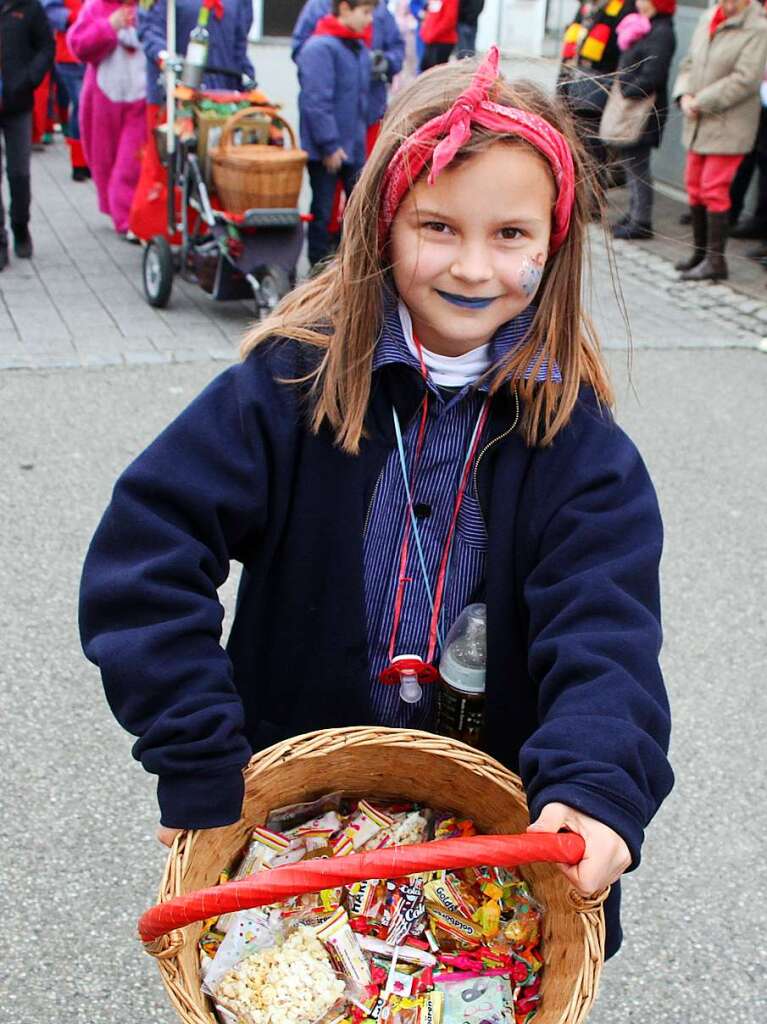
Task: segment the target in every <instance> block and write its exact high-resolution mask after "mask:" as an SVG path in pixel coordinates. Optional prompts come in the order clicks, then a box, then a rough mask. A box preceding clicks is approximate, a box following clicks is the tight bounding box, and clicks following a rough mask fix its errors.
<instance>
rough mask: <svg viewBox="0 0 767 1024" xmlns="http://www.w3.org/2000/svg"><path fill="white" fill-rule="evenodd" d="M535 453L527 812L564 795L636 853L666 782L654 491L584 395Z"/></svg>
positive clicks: (622, 439) (618, 434)
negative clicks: (569, 419) (567, 423)
mask: <svg viewBox="0 0 767 1024" xmlns="http://www.w3.org/2000/svg"><path fill="white" fill-rule="evenodd" d="M536 463H537V465H536V468H535V469H534V471H533V472H534V477H533V487H532V494H533V508H534V512H533V515H534V516H535V517H536V518H537V523H538V527H537V544H538V551H537V557H536V559H535V563H534V568H533V570H532V571H531V572H530V574H529V576H528V578H527V581H526V585H525V587H524V597H525V601H526V604H527V608H528V612H529V624H530V626H529V628H530V636H529V670H530V674H531V677H532V678H533V679H534V680H535V682H536V683H537V686H538V694H539V698H538V699H539V707H538V719H539V723H540V725H539V727H538V729H537V730H536V731H535V732H534V733H533V734H532V735H531V736H530V737H529V739H528V740H527V741H526V743H525V744H524V745H523V747H522V750H521V753H520V770H521V774H522V777H523V779H524V782H525V788H526V791H527V795H528V801H529V803H530V810H531V817H532V818H533V819H534V818H536V817H537V816H538V815H539V814H540V812H541V810H542V808H543V807H544V806H545V805H546V804H548V803H552V802H555V801H558V802H561V803H564V804H568V805H569V806H571V807H574V808H576V809H577V810H580V811H582V812H584V813H585V814H588V815H590V816H591V817H593V818H596V819H597V820H599V821H601V822H603V823H604V824H606V825H609V826H610V827H611V828H612V829H614V830H615V831H616V832H617V833H618V834H619V835H621V836H622V837H623V839H624V840H625V841H626V843H627V845H628V847H629V849H630V852H631V856H632V864H633V866H634V867H636V865H637V864H638V863H639V858H640V850H641V845H642V841H643V838H644V829H645V827H646V825H647V823H648V822H649V821H650V819H651V818H652V816H653V815H654V813H655V811H656V810H657V808H658V806H659V805H660V803H661V802H662V800H663V799H664V797H665V796H666V795H667V794H668V792H669V791H670V789H671V786H672V784H673V775H672V772H671V768H670V766H669V764H668V761H667V758H666V752H667V750H668V742H669V729H670V720H669V707H668V701H667V698H666V692H665V688H664V684H663V679H662V676H661V671H660V666H659V664H658V654H659V651H660V646H661V626H660V596H659V579H658V568H659V562H660V556H661V548H662V526H661V519H660V513H659V509H658V504H657V500H656V496H655V492H654V489H653V486H652V484H651V482H650V479H649V476H648V474H647V470H646V469H645V466H644V464H643V462H642V460H641V458H640V456H639V454H638V452H637V451H636V449H635V447H634V446H633V444H632V443H631V442H630V441H629V440H628V438H627V437H626V436H625V434H624V433H623V432H622V431H621V430H620V429H619V428H618V427H617V426H615V424H614V423H613V422H612V420H611V419H610V418H609V417H608V416H607V415H606V414H605V416H604V417H603V416H601V415H600V414H599V413H598V412H597V411H596V410H594V409H590V410H587V411H585V412H584V410H583V409H581V410H580V412H579V414H578V415H577V417H576V418H575V420H574V422H573V424H572V425H571V427H570V428H568V429H567V430H566V431H564V432H563V433H562V434H561V435H560V437H559V438H558V439H557V441H555V443H554V445H553V446H552V447H551V448H550V449H548V450H547V451H546V453H545V454H544V455H542V456H541V457H540V458H538V459H537V460H536ZM554 481H556V483H553V482H554Z"/></svg>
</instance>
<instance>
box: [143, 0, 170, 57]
mask: <svg viewBox="0 0 767 1024" xmlns="http://www.w3.org/2000/svg"><path fill="white" fill-rule="evenodd" d="M166 24H167V4H166V2H165V0H155V2H154V3H153V4H152V5H151V6H149V7H144V6H143V4H139V5H138V18H137V23H136V28H137V30H138V37H139V42H140V43H141V47H142V49H143V51H144V54H145V56H146V58H147V60H150V61H151V62H152V63H153V64H156V63H157V60H158V58H159V56H160V54H161V53H162V51H163V50H167V48H168V43H167V33H166Z"/></svg>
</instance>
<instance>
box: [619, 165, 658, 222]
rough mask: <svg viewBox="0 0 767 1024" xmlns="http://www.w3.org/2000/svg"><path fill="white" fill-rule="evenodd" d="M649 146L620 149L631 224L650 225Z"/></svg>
mask: <svg viewBox="0 0 767 1024" xmlns="http://www.w3.org/2000/svg"><path fill="white" fill-rule="evenodd" d="M651 154H652V149H651V147H650V146H632V147H631V148H628V147H627V148H626V149H623V150H621V162H622V164H623V166H624V168H625V170H626V184H627V185H628V190H629V217H630V218H631V222H632V224H638V225H641V226H642V227H648V228H649V227H652V204H653V188H652V171H651V170H650V157H651Z"/></svg>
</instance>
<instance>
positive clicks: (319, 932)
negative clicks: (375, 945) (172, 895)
mask: <svg viewBox="0 0 767 1024" xmlns="http://www.w3.org/2000/svg"><path fill="white" fill-rule="evenodd" d="M315 934H316V936H317V938H318V939H319V940H320V942H321V943H322V944H323V945H324V946H325V948H326V949H327V950H328V951H329V952H330V956H331V958H332V959H333V961H334V962H335V963H336V965H337V966H338V968H339V970H341V971H342V972H343V973H344V974H345V975H346V976H347V977H349V978H351V979H352V981H353V982H355V983H356V984H357V985H362V986H363V987H365V986H367V985H369V984H370V983H371V981H372V978H371V976H370V968H369V967H368V962H367V960H366V959H365V955H364V953H363V952H362V949H361V948H360V944H359V942H358V941H357V936H356V935H355V934H354V932H353V931H352V930H351V928H350V927H349V916H348V914H347V913H346V911H345V910H344V908H343V907H338V908H337V910H336V911H335V913H333V914H332V915H331V916H330V917H329V918H328V920H327V921H326V922H325V923H324V924H323V925H321V926H320V927H319V928H317V929H316V930H315Z"/></svg>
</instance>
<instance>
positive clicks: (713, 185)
mask: <svg viewBox="0 0 767 1024" xmlns="http://www.w3.org/2000/svg"><path fill="white" fill-rule="evenodd" d="M743 156H744V154H743V153H733V154H730V153H694V152H693V151H692V150H689V151H688V153H687V162H686V164H685V168H684V183H685V187H686V188H687V198H688V201H689V203H690V206H705V207H706V209H707V210H708V212H709V213H726V212H727V211H728V210H729V209H730V185H732V181H733V178H734V177H735V175H736V174H737V171H738V167H740V164H741V162H742V161H743Z"/></svg>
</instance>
